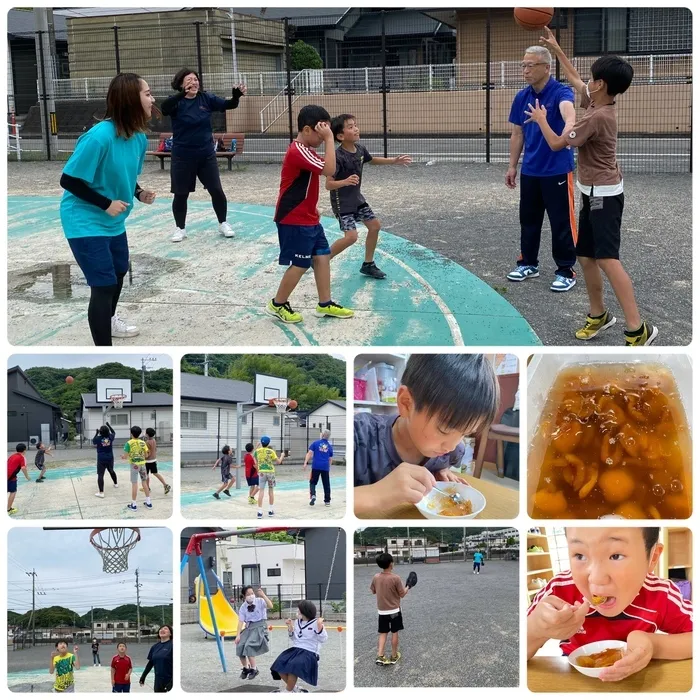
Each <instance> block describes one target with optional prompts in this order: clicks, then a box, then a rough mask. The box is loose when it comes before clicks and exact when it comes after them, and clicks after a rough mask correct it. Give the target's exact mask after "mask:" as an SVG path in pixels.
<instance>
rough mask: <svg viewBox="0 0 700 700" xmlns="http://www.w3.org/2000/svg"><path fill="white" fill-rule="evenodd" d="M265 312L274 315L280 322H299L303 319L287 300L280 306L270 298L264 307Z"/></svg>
mask: <svg viewBox="0 0 700 700" xmlns="http://www.w3.org/2000/svg"><path fill="white" fill-rule="evenodd" d="M265 313H267V314H270V316H276V317H277V318H278V319H279V320H280V321H282V323H301V322H302V321H303V320H304V317H303V316H302V315H301V314H300V313H298V312H296V311H294V309H292V307H291V306H290V305H289V302H288V301H287V302H285V303H284V304H282V306H276V305H275V304H273V303H272V299H270V301H268V302H267V306H266V307H265Z"/></svg>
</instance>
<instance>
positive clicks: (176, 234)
mask: <svg viewBox="0 0 700 700" xmlns="http://www.w3.org/2000/svg"><path fill="white" fill-rule="evenodd" d="M185 238H187V232H186V231H185V229H184V228H177V227H175V229H174V230H173V235H172V236H170V240H171V242H172V243H180V241H184V240H185Z"/></svg>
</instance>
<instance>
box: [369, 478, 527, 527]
mask: <svg viewBox="0 0 700 700" xmlns="http://www.w3.org/2000/svg"><path fill="white" fill-rule="evenodd" d="M460 476H462V477H464V478H465V479H466V480H467V481H468V482H469V485H470V486H473V487H474V488H475V489H476V490H477V491H480V492H481V493H483V494H484V498H485V499H486V508H484V510H482V511H481V513H479V515H477V516H476V518H474V520H484V519H494V520H499V519H510V518H516V517H517V516H518V511H519V507H520V506H519V502H518V499H519V492H518V491H515V490H514V489H509V488H506V487H505V486H499V485H498V484H494V483H491V482H490V481H484V480H483V479H476V478H475V477H473V476H469V475H468V474H460ZM441 483H444V482H441ZM378 517H381V518H386V519H388V520H427V518H425V517H424V516H423V514H422V513H421V512H420V511H419V510H418V508H416V507H415V506H414V505H413V504H412V503H403V504H401V505H400V506H396V508H393V509H392V510H390V511H387V513H386V514H383V515H381V516H378ZM453 519H454V521H455V522H459V523H465V522H467V521H466V520H464V519H463V518H453ZM441 522H442V523H443V524H444V523H445V522H446V520H441Z"/></svg>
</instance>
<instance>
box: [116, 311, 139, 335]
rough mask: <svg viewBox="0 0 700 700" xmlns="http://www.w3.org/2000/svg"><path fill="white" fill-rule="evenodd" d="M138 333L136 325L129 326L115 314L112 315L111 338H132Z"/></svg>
mask: <svg viewBox="0 0 700 700" xmlns="http://www.w3.org/2000/svg"><path fill="white" fill-rule="evenodd" d="M138 334H139V329H138V328H137V327H136V326H130V325H128V324H127V323H126V322H125V321H122V319H121V318H119V316H117V315H116V314H115V315H114V316H112V338H133V337H134V336H136V335H138Z"/></svg>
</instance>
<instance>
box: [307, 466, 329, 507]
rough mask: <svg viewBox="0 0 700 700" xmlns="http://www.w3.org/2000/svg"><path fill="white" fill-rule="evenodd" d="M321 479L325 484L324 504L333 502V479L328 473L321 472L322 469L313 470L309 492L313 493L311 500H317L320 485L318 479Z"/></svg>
mask: <svg viewBox="0 0 700 700" xmlns="http://www.w3.org/2000/svg"><path fill="white" fill-rule="evenodd" d="M319 476H320V477H321V481H322V482H323V501H324V503H330V502H331V477H330V473H329V472H327V471H325V470H324V471H321V470H320V469H312V470H311V479H309V492H310V493H311V498H316V485H317V484H318V477H319Z"/></svg>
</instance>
